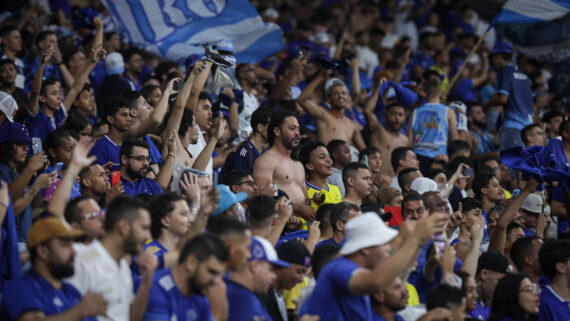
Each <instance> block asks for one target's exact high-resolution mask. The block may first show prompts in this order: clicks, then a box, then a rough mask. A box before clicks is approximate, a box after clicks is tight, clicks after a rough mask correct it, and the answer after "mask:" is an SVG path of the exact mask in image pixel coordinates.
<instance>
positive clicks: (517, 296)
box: [489, 274, 540, 321]
mask: <svg viewBox="0 0 570 321" xmlns="http://www.w3.org/2000/svg"><path fill="white" fill-rule="evenodd" d="M539 293H540V287H539V286H538V284H535V283H532V282H531V281H530V279H529V278H527V277H526V276H524V275H523V274H507V275H506V276H504V277H503V278H502V279H500V280H499V283H497V287H496V288H495V293H494V294H493V308H492V310H491V317H490V318H489V321H530V320H538V316H537V315H538V307H539V304H540V302H539V297H538V295H539Z"/></svg>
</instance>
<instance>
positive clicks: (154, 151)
mask: <svg viewBox="0 0 570 321" xmlns="http://www.w3.org/2000/svg"><path fill="white" fill-rule="evenodd" d="M144 140H145V141H146V142H147V143H148V146H149V148H148V155H149V156H150V163H151V164H158V165H160V166H162V154H161V153H160V151H159V150H158V148H157V147H156V145H155V144H154V142H153V141H152V139H150V137H148V135H145V136H144Z"/></svg>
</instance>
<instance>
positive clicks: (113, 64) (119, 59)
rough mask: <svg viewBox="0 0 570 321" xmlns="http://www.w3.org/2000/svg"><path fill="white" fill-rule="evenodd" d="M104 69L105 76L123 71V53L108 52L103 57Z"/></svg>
mask: <svg viewBox="0 0 570 321" xmlns="http://www.w3.org/2000/svg"><path fill="white" fill-rule="evenodd" d="M105 71H106V72H107V76H110V75H115V74H120V73H123V72H124V71H125V61H124V60H123V55H121V54H120V53H118V52H112V53H110V54H108V55H107V57H106V58H105Z"/></svg>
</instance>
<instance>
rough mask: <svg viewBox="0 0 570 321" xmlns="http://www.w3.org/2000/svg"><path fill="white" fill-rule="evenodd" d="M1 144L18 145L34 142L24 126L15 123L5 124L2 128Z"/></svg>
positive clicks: (0, 132) (0, 128)
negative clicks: (12, 143) (10, 143)
mask: <svg viewBox="0 0 570 321" xmlns="http://www.w3.org/2000/svg"><path fill="white" fill-rule="evenodd" d="M0 142H14V143H18V144H31V143H32V140H31V139H30V135H29V134H28V129H27V128H26V126H24V124H22V123H18V122H13V123H5V124H4V125H2V127H0Z"/></svg>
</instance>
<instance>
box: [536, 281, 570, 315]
mask: <svg viewBox="0 0 570 321" xmlns="http://www.w3.org/2000/svg"><path fill="white" fill-rule="evenodd" d="M538 319H539V320H540V321H567V320H570V301H564V299H563V298H562V297H561V296H560V295H559V294H558V293H556V291H555V290H554V289H553V288H552V287H550V286H547V287H546V288H545V289H543V290H542V292H540V308H539V310H538Z"/></svg>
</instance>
